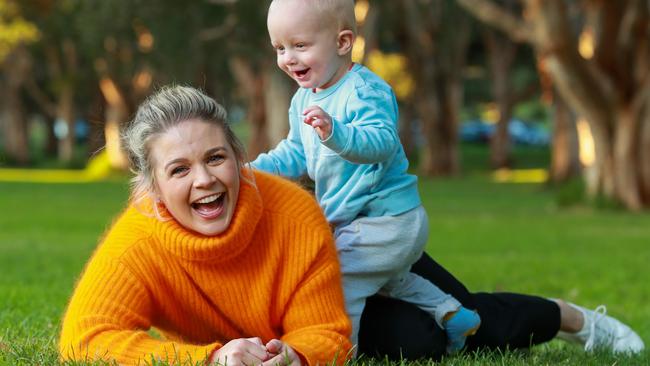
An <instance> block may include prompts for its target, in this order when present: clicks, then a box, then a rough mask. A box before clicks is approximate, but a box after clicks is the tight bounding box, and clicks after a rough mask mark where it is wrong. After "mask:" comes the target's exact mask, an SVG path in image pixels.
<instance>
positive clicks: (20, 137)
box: [3, 46, 31, 165]
mask: <svg viewBox="0 0 650 366" xmlns="http://www.w3.org/2000/svg"><path fill="white" fill-rule="evenodd" d="M3 66H4V67H5V68H6V69H7V70H11V72H7V73H5V75H6V81H5V86H4V93H3V99H4V103H3V104H4V105H3V109H4V113H3V119H4V131H3V135H4V148H5V153H6V154H7V157H8V159H9V161H11V162H14V163H16V164H18V165H27V164H28V163H29V161H30V156H29V138H28V129H27V120H26V116H25V110H24V104H23V100H22V96H21V88H22V86H23V84H24V83H25V81H26V80H27V77H28V74H29V70H30V69H31V63H30V59H29V54H28V52H27V50H26V49H25V47H24V46H18V47H17V48H16V49H14V51H13V52H12V53H11V54H9V55H8V56H7V58H6V59H5V62H4V65H3Z"/></svg>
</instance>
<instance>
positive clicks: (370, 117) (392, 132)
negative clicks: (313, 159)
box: [321, 87, 400, 164]
mask: <svg viewBox="0 0 650 366" xmlns="http://www.w3.org/2000/svg"><path fill="white" fill-rule="evenodd" d="M346 111H347V112H346V116H341V117H342V118H345V120H346V121H350V122H349V123H345V122H346V121H340V120H337V119H336V118H335V119H331V123H332V131H331V133H330V135H329V136H327V138H326V139H324V140H322V141H321V142H322V143H323V145H325V146H327V147H328V148H329V149H331V150H333V151H335V152H337V153H338V154H339V155H340V156H341V157H342V158H344V159H346V160H348V161H351V162H353V163H360V164H373V163H379V162H383V161H386V160H387V159H389V158H390V157H391V156H393V154H394V153H395V150H396V149H398V148H400V140H399V136H398V133H397V119H398V113H397V102H396V100H395V96H394V95H393V94H392V93H388V92H386V91H383V90H377V89H374V88H371V87H362V88H359V89H357V90H356V93H354V94H352V95H351V96H350V98H349V99H348V101H347V104H346Z"/></svg>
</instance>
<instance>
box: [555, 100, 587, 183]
mask: <svg viewBox="0 0 650 366" xmlns="http://www.w3.org/2000/svg"><path fill="white" fill-rule="evenodd" d="M553 109H554V113H553V140H552V143H551V172H550V174H549V177H550V179H551V181H552V182H553V183H561V182H565V181H567V180H569V179H570V178H571V177H574V176H576V175H577V174H578V173H579V172H580V158H579V149H578V148H579V146H578V136H577V131H576V125H575V121H574V118H573V116H572V114H571V111H570V110H569V109H568V108H567V105H566V104H565V103H564V101H563V100H562V99H561V98H559V97H558V96H556V97H555V98H554V104H553Z"/></svg>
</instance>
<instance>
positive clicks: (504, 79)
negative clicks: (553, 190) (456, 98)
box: [484, 30, 517, 169]
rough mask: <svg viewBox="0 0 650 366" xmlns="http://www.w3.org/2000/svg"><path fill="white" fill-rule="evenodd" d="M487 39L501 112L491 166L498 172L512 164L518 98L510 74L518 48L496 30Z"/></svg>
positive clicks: (494, 84)
mask: <svg viewBox="0 0 650 366" xmlns="http://www.w3.org/2000/svg"><path fill="white" fill-rule="evenodd" d="M484 39H485V44H486V45H487V50H488V57H489V64H490V71H491V76H492V94H493V96H494V101H495V102H496V105H497V108H498V111H499V120H498V121H497V124H496V128H495V131H494V135H492V139H491V140H490V165H491V166H492V168H494V169H499V168H506V167H510V166H511V165H512V157H511V154H510V144H511V141H510V135H509V134H508V123H509V122H510V118H511V117H512V109H513V98H514V97H513V90H512V89H513V85H511V83H510V74H511V72H512V65H513V63H514V59H515V55H516V52H517V46H516V45H515V43H514V42H513V41H511V40H509V39H507V38H505V37H504V36H502V35H499V34H496V32H495V31H493V30H488V31H486V33H485V37H484Z"/></svg>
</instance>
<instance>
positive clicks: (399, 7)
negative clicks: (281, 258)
mask: <svg viewBox="0 0 650 366" xmlns="http://www.w3.org/2000/svg"><path fill="white" fill-rule="evenodd" d="M267 7H268V2H260V1H259V0H197V1H192V2H177V1H172V0H161V1H156V2H146V1H127V0H114V1H99V0H21V1H17V0H0V90H1V91H2V96H3V99H2V103H0V109H1V111H0V127H1V130H0V131H1V133H2V138H0V166H7V167H9V166H15V165H23V166H31V167H43V166H47V167H52V166H54V167H79V166H83V165H84V164H85V161H86V160H87V158H88V156H90V155H92V154H93V153H95V152H96V151H98V149H101V148H102V147H105V149H106V152H107V153H108V155H109V157H110V160H111V163H112V164H113V166H115V167H117V168H122V169H123V168H124V167H125V159H124V157H123V153H122V152H121V148H120V146H119V139H118V138H117V136H118V134H119V131H120V129H121V127H122V126H123V125H124V123H126V122H127V121H128V120H129V119H130V118H132V115H133V112H134V108H135V106H137V104H138V103H140V102H141V101H142V100H143V98H145V97H146V96H147V95H149V94H150V92H151V91H152V90H153V89H154V88H156V87H159V86H162V85H165V84H168V83H180V84H191V85H194V86H197V87H201V88H203V89H205V90H206V91H207V92H208V93H209V94H211V95H213V96H215V97H216V99H217V100H218V101H220V102H222V103H223V104H224V105H226V106H227V107H228V109H229V111H230V112H231V120H232V122H233V123H234V124H235V125H236V127H237V129H238V130H240V131H245V134H244V136H245V137H246V139H247V145H248V151H249V156H250V158H254V157H255V156H256V155H257V154H258V153H260V152H263V151H266V150H268V149H269V148H270V147H272V146H274V145H275V144H276V143H277V142H278V141H279V140H280V139H282V138H283V137H284V136H285V135H286V132H287V128H288V123H287V107H288V105H289V98H290V96H291V95H292V93H293V91H294V90H295V88H296V86H295V83H293V82H292V81H291V80H289V78H288V77H286V76H285V75H283V74H282V73H281V72H280V71H279V70H278V68H277V66H276V65H275V56H274V54H273V51H272V49H271V47H270V42H269V39H268V35H267V30H266V11H267ZM648 13H649V9H648V4H647V2H646V1H641V0H620V1H602V0H585V1H581V2H575V1H570V0H402V1H389V0H375V1H368V0H357V1H356V15H357V19H358V21H359V25H360V27H359V37H358V40H357V43H356V44H355V47H354V60H355V62H359V63H363V64H365V65H367V66H368V67H370V68H371V69H373V70H374V71H376V72H377V73H379V74H380V75H381V76H382V77H383V78H384V79H386V80H387V81H388V82H389V83H390V84H391V85H392V86H393V88H394V89H395V91H396V94H397V97H398V102H399V104H400V127H401V130H400V135H401V138H402V140H403V144H404V146H405V149H406V151H407V154H408V155H409V158H410V160H411V161H412V162H413V165H414V166H415V167H417V169H418V174H420V175H423V176H449V175H460V174H465V173H466V172H467V170H468V169H472V168H474V167H473V166H472V167H469V166H463V162H466V161H467V159H463V156H464V154H467V152H471V151H474V149H475V147H473V146H479V145H470V143H471V142H479V143H480V144H482V145H480V146H485V148H486V149H485V150H481V151H484V152H485V156H486V159H484V160H481V163H480V164H483V170H484V171H487V172H489V171H490V170H491V169H503V168H517V167H522V166H533V164H532V163H529V162H527V161H526V159H527V158H526V157H525V156H519V157H518V156H515V155H516V154H517V153H518V151H519V149H520V146H521V144H522V143H526V144H530V145H539V146H541V147H534V149H538V150H540V151H543V153H544V154H546V155H548V156H550V159H549V160H548V161H547V162H543V163H541V164H546V165H547V166H541V167H543V168H547V169H548V172H549V175H548V176H549V179H550V180H552V181H554V182H564V181H567V180H571V179H572V177H575V176H576V175H579V174H582V177H583V179H584V182H585V185H586V187H587V191H588V192H589V194H590V195H592V196H599V195H600V196H604V197H607V198H609V199H612V200H615V201H618V202H621V203H622V204H623V205H624V206H625V207H627V208H629V209H631V210H640V209H643V208H645V207H648V206H649V205H650V166H649V165H648V164H643V161H644V159H646V158H647V157H648V154H650V123H649V122H648V121H649V120H650V76H648V73H649V72H650V67H649V66H650V65H649V62H650V61H649V57H650V55H649V52H650V51H649V49H648V48H649V46H650V40H649V37H650V36H649V35H650V31H649V27H650V23H649V21H648V19H649V18H648ZM548 126H551V129H552V134H551V138H550V144H549V143H548V142H549V139H548V138H547V137H545V135H544V134H543V132H544V129H545V128H547V127H548ZM242 127H245V128H242ZM536 131H537V133H538V136H537V137H535V136H533V137H530V136H528V135H523V134H524V133H528V134H530V133H535V132H536ZM540 131H541V132H540ZM540 134H541V135H540ZM547 135H548V134H547ZM481 149H482V148H481ZM535 164H536V165H537V167H540V166H539V164H540V163H535Z"/></svg>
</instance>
